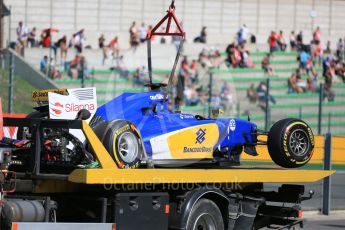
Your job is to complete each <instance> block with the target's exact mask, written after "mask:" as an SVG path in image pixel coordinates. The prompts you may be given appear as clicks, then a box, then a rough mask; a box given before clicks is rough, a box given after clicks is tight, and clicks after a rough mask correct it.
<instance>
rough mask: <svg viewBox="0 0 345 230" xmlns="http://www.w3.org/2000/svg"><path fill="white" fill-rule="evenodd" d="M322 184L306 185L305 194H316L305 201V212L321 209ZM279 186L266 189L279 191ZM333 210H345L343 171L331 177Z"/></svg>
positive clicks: (271, 185) (303, 204)
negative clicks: (312, 192)
mask: <svg viewBox="0 0 345 230" xmlns="http://www.w3.org/2000/svg"><path fill="white" fill-rule="evenodd" d="M322 183H323V181H322V180H321V181H318V182H315V183H306V184H304V185H305V194H308V191H309V190H313V191H314V192H315V194H314V196H313V198H312V199H310V200H306V201H303V203H302V209H303V210H306V211H309V210H320V209H321V206H322ZM296 184H297V183H296ZM279 186H280V184H267V183H266V184H264V188H265V189H267V190H277V189H278V187H279ZM331 210H345V172H343V171H340V172H338V171H337V172H336V173H335V174H334V175H332V176H331ZM344 219H345V218H344ZM344 229H345V228H344Z"/></svg>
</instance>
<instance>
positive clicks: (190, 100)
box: [183, 84, 200, 106]
mask: <svg viewBox="0 0 345 230" xmlns="http://www.w3.org/2000/svg"><path fill="white" fill-rule="evenodd" d="M183 94H184V97H185V99H186V105H187V106H196V105H198V104H199V102H200V98H199V95H198V92H197V91H196V90H195V88H194V85H193V84H191V85H188V86H187V87H186V88H185V90H184V91H183Z"/></svg>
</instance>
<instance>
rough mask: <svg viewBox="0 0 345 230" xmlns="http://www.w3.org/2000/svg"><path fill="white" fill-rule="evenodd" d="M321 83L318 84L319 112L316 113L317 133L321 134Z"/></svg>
mask: <svg viewBox="0 0 345 230" xmlns="http://www.w3.org/2000/svg"><path fill="white" fill-rule="evenodd" d="M323 91H324V89H323V84H322V83H321V84H320V93H319V114H318V120H317V122H318V126H317V134H319V135H320V134H321V126H322V124H321V123H322V101H323V94H324V92H323Z"/></svg>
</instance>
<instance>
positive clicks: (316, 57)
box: [311, 42, 322, 66]
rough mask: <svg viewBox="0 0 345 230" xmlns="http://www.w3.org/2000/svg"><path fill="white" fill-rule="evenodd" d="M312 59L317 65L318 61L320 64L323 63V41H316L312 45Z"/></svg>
mask: <svg viewBox="0 0 345 230" xmlns="http://www.w3.org/2000/svg"><path fill="white" fill-rule="evenodd" d="M311 52H312V60H313V64H314V65H315V64H316V63H318V65H319V66H320V65H321V62H322V48H321V43H320V42H314V43H313V45H312V50H311Z"/></svg>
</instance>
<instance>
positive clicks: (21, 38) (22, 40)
mask: <svg viewBox="0 0 345 230" xmlns="http://www.w3.org/2000/svg"><path fill="white" fill-rule="evenodd" d="M16 33H17V40H18V44H17V45H16V51H17V53H20V54H22V55H24V47H25V46H26V43H27V39H28V34H29V30H28V28H26V27H25V26H24V25H23V22H22V21H20V22H19V23H18V27H17V29H16Z"/></svg>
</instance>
